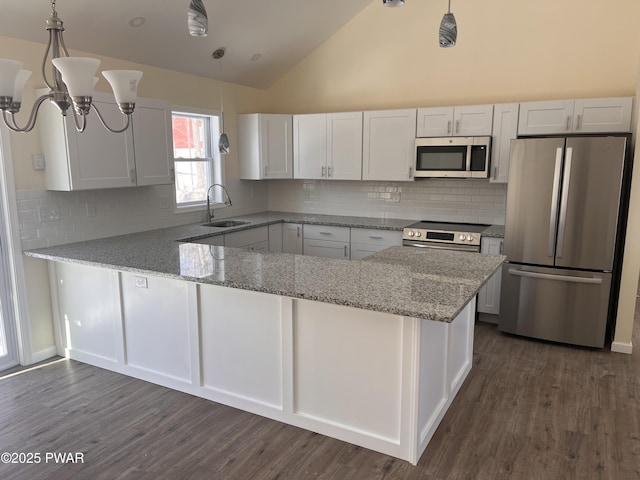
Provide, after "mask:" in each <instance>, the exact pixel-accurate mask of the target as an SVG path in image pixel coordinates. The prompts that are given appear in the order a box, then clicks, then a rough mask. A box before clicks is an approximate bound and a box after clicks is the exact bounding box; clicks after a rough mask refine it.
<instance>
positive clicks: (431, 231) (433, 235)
mask: <svg viewBox="0 0 640 480" xmlns="http://www.w3.org/2000/svg"><path fill="white" fill-rule="evenodd" d="M488 227H489V225H480V224H473V223H454V222H430V221H428V220H423V221H422V222H417V223H414V224H411V225H409V226H408V227H405V228H404V230H403V231H402V244H403V245H404V246H407V247H426V248H441V249H446V250H462V251H465V252H476V253H478V252H480V238H481V236H482V232H483V231H484V230H486V229H487V228H488Z"/></svg>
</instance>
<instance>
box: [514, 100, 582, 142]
mask: <svg viewBox="0 0 640 480" xmlns="http://www.w3.org/2000/svg"><path fill="white" fill-rule="evenodd" d="M573 103H574V102H573V100H553V101H548V102H526V103H521V104H520V119H519V120H518V135H549V134H556V133H557V134H565V133H570V132H571V131H572V118H573Z"/></svg>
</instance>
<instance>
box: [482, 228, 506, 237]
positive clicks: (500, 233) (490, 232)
mask: <svg viewBox="0 0 640 480" xmlns="http://www.w3.org/2000/svg"><path fill="white" fill-rule="evenodd" d="M482 236H483V237H490V238H504V225H491V226H490V227H489V228H487V229H486V230H484V231H483V232H482Z"/></svg>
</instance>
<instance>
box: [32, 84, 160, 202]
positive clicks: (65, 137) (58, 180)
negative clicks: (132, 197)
mask: <svg viewBox="0 0 640 480" xmlns="http://www.w3.org/2000/svg"><path fill="white" fill-rule="evenodd" d="M93 103H94V104H95V105H96V106H97V107H98V109H99V110H100V113H101V114H102V116H103V117H104V119H105V122H106V123H107V124H108V125H109V126H110V127H112V128H120V127H122V126H124V122H125V120H124V117H123V115H122V114H121V113H120V110H119V108H118V106H117V104H116V103H115V100H114V99H113V97H112V96H110V95H107V94H100V93H96V94H95V95H94V98H93ZM131 123H132V125H131V127H130V128H128V129H127V130H126V131H125V132H123V133H112V132H110V131H108V130H107V129H106V128H104V127H103V126H102V124H101V123H100V121H99V119H98V118H97V116H96V114H95V113H91V114H90V115H89V117H88V118H87V127H86V129H85V131H84V132H83V133H78V132H77V130H76V128H75V122H74V118H73V114H72V113H71V112H68V114H67V115H66V116H65V117H63V116H62V115H61V114H60V111H59V110H58V108H57V107H56V106H55V105H53V104H52V103H51V102H48V101H47V102H45V103H43V105H42V107H41V110H40V120H39V126H38V129H39V132H40V140H41V144H42V150H43V152H44V155H45V161H46V169H45V185H46V188H47V189H48V190H61V191H71V190H90V189H101V188H117V187H130V186H136V185H160V184H170V183H173V151H172V150H173V148H172V140H171V108H170V105H169V103H167V102H164V101H160V100H150V99H144V98H139V99H138V101H137V103H136V109H135V111H134V113H133V115H132V119H131Z"/></svg>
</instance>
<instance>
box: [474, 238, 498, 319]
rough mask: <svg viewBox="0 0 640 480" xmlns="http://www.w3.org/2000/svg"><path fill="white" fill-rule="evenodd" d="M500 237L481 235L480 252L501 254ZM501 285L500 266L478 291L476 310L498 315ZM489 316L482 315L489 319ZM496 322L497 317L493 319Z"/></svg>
mask: <svg viewBox="0 0 640 480" xmlns="http://www.w3.org/2000/svg"><path fill="white" fill-rule="evenodd" d="M503 242H504V240H503V239H502V238H490V237H483V238H482V243H481V245H480V253H484V254H486V255H502V244H503ZM501 285H502V267H500V268H499V269H498V271H497V272H496V273H494V274H493V276H492V277H491V278H490V279H489V280H488V281H487V283H486V284H485V285H484V287H482V288H481V289H480V291H479V292H478V312H479V313H489V314H492V315H498V314H499V313H500V287H501ZM490 318H491V317H484V319H485V320H489V319H490ZM495 321H496V322H497V318H496V319H495Z"/></svg>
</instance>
